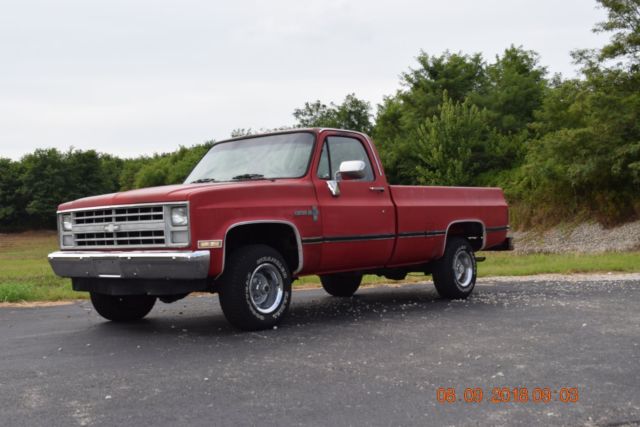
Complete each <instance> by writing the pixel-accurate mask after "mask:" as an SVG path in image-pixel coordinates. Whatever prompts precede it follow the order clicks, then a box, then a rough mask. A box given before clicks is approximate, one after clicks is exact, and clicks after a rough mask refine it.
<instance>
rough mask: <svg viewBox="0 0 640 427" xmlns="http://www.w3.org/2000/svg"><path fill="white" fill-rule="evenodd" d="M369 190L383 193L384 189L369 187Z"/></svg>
mask: <svg viewBox="0 0 640 427" xmlns="http://www.w3.org/2000/svg"><path fill="white" fill-rule="evenodd" d="M369 190H371V191H376V192H378V193H384V187H369Z"/></svg>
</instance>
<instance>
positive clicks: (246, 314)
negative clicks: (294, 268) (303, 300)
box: [219, 245, 291, 331]
mask: <svg viewBox="0 0 640 427" xmlns="http://www.w3.org/2000/svg"><path fill="white" fill-rule="evenodd" d="M219 291H220V292H219V293H220V306H221V307H222V311H223V313H224V315H225V317H226V318H227V320H228V321H229V323H231V324H232V325H233V326H235V327H236V328H238V329H242V330H245V331H255V330H260V329H267V328H271V327H273V326H274V325H276V324H277V323H278V322H279V321H280V320H282V318H283V317H284V315H285V314H286V312H287V309H288V308H289V303H290V301H291V273H289V268H288V267H287V264H286V262H285V261H284V259H283V258H282V256H281V255H280V254H279V253H278V251H276V250H275V249H273V248H271V247H270V246H266V245H250V246H244V247H241V248H239V249H237V250H235V251H234V252H233V253H232V254H231V255H230V256H229V261H228V263H227V267H226V268H225V271H224V273H223V275H222V277H220V279H219Z"/></svg>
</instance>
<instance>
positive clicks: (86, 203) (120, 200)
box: [58, 181, 257, 211]
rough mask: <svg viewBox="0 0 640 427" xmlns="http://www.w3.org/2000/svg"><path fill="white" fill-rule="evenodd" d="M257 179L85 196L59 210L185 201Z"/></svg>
mask: <svg viewBox="0 0 640 427" xmlns="http://www.w3.org/2000/svg"><path fill="white" fill-rule="evenodd" d="M256 182H257V181H241V182H215V183H204V184H180V185H163V186H161V187H150V188H141V189H137V190H129V191H123V192H120V193H111V194H103V195H100V196H92V197H85V198H82V199H78V200H74V201H72V202H67V203H63V204H61V205H60V206H58V210H60V211H63V210H70V209H82V208H93V207H102V206H114V205H130V204H140V203H166V202H184V201H186V200H189V198H190V197H191V196H192V195H193V194H196V193H201V192H208V191H212V190H215V189H216V188H217V187H230V186H231V187H238V186H242V187H244V186H247V185H252V184H255V183H256Z"/></svg>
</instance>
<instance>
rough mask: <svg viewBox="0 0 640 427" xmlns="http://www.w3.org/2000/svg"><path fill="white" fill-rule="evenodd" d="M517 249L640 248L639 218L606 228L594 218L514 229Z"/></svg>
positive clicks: (589, 250) (591, 250) (586, 250)
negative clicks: (577, 221) (573, 222)
mask: <svg viewBox="0 0 640 427" xmlns="http://www.w3.org/2000/svg"><path fill="white" fill-rule="evenodd" d="M511 234H512V235H513V237H514V242H515V252H516V253H520V254H530V253H567V252H574V253H601V252H626V251H638V250H640V221H634V222H629V223H626V224H622V225H619V226H616V227H611V228H605V227H603V226H602V225H600V224H598V223H595V222H584V223H580V224H573V225H572V224H560V225H557V226H555V227H552V228H550V229H547V230H542V231H540V230H529V231H513V232H512V233H511Z"/></svg>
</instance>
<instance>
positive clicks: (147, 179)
mask: <svg viewBox="0 0 640 427" xmlns="http://www.w3.org/2000/svg"><path fill="white" fill-rule="evenodd" d="M597 1H598V3H599V4H600V6H601V7H603V8H604V9H605V10H606V11H607V20H606V21H604V22H602V23H599V24H597V25H596V26H595V28H594V31H596V32H607V33H610V34H611V39H610V42H609V43H608V44H606V45H605V46H603V47H602V48H600V49H595V50H578V51H574V52H572V56H573V58H574V60H575V63H576V64H577V66H578V67H579V69H580V75H579V77H577V78H570V79H567V78H563V77H562V76H560V75H551V76H550V75H549V73H548V71H547V69H546V68H545V67H543V66H541V65H540V57H539V55H538V54H537V53H536V52H533V51H530V50H526V49H524V48H523V47H516V46H510V47H508V48H507V49H505V50H504V52H503V53H502V54H501V55H498V56H497V57H496V58H495V59H494V60H492V61H487V60H486V59H485V58H484V57H483V56H482V55H481V54H464V53H461V52H457V53H451V52H445V53H442V54H439V55H431V54H429V53H426V52H421V53H420V54H419V55H418V57H417V60H416V64H414V66H413V67H411V68H409V69H408V70H407V71H405V72H404V73H402V74H401V77H400V83H401V85H400V87H401V88H400V89H399V90H398V91H397V92H396V93H395V94H392V95H389V96H387V97H385V98H384V100H383V102H382V103H381V104H380V105H378V106H377V109H376V111H375V113H374V112H373V108H372V106H371V105H370V104H369V103H368V102H366V101H364V100H361V99H359V98H357V96H356V95H355V94H350V95H347V97H346V98H345V99H344V100H343V101H342V102H341V103H329V104H325V103H323V102H321V101H320V100H318V101H314V102H308V103H305V105H303V106H301V107H300V108H297V109H295V110H294V112H293V117H294V119H295V124H294V125H293V126H291V127H315V126H319V127H336V128H346V129H354V130H359V131H362V132H365V133H368V134H370V135H372V137H373V138H374V140H375V142H376V145H377V146H378V149H379V150H380V153H381V156H382V160H383V163H384V166H385V170H386V173H387V177H388V179H389V181H390V182H391V183H395V184H422V185H470V186H493V185H497V186H501V187H503V188H504V190H505V193H506V195H507V198H508V200H509V202H510V203H511V205H512V215H513V218H512V222H513V223H515V224H517V225H520V226H525V227H526V226H532V225H538V224H544V223H551V222H558V221H562V220H575V219H576V218H577V219H581V218H584V219H587V218H594V219H597V220H598V221H600V222H602V223H605V224H611V223H616V222H622V221H627V220H631V219H635V218H638V217H640V0H597ZM248 133H253V131H252V130H251V129H238V130H236V131H234V132H233V136H239V135H243V134H248ZM212 144H213V142H207V143H204V144H200V145H195V146H192V147H180V149H179V150H177V151H176V152H173V153H167V154H157V155H153V156H142V157H138V158H134V159H121V158H118V157H115V156H112V155H108V154H103V153H98V152H96V151H94V150H89V151H81V150H73V149H71V150H69V151H67V152H60V151H59V150H56V149H38V150H36V151H35V152H33V153H31V154H28V155H26V156H24V157H23V158H22V159H20V160H19V161H11V160H9V159H3V158H0V224H1V225H0V227H2V228H4V229H16V228H34V227H52V226H55V217H54V215H53V213H54V212H55V210H56V206H57V205H58V204H59V203H60V202H63V201H66V200H71V199H76V198H79V197H84V196H89V195H94V194H102V193H109V192H115V191H122V190H128V189H132V188H140V187H148V186H154V185H164V184H174V183H179V182H182V181H183V180H184V179H185V177H186V176H187V174H188V173H189V171H190V170H191V168H192V167H193V166H194V165H195V164H196V163H197V161H198V160H199V159H200V158H201V157H202V156H203V155H204V153H206V151H207V150H208V149H209V148H210V147H211V145H212Z"/></svg>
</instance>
